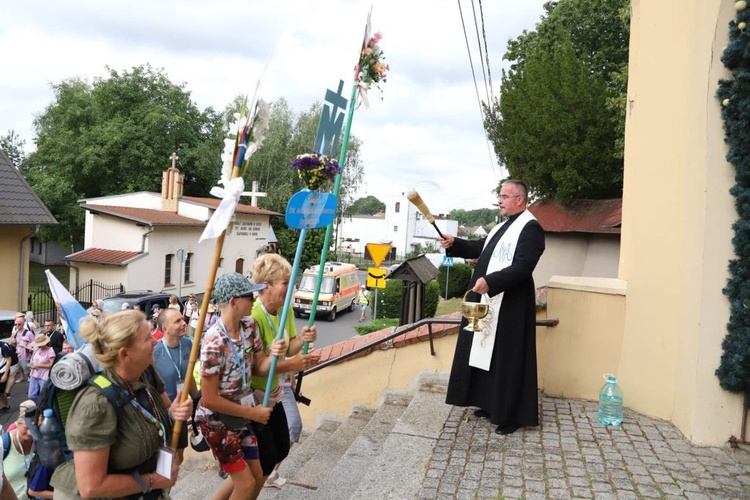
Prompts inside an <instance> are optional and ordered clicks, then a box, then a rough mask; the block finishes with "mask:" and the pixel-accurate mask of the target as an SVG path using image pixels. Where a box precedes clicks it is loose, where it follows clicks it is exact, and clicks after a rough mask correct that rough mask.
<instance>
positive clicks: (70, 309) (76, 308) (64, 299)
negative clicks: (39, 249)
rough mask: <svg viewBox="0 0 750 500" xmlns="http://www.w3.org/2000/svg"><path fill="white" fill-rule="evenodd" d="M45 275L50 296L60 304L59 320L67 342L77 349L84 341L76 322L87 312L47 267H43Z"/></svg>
mask: <svg viewBox="0 0 750 500" xmlns="http://www.w3.org/2000/svg"><path fill="white" fill-rule="evenodd" d="M44 272H45V274H46V275H47V283H49V289H50V291H51V292H52V297H53V298H54V299H55V302H56V303H57V304H58V305H59V306H60V312H61V313H62V317H61V318H60V320H61V321H62V323H63V328H64V329H65V335H67V337H68V343H69V344H70V345H71V346H72V347H73V349H79V348H80V347H82V346H83V344H84V342H83V341H82V340H81V337H80V336H79V335H78V322H79V321H81V319H83V318H85V317H86V316H87V315H88V313H87V312H86V309H84V308H83V306H82V305H81V304H79V303H78V301H77V300H76V299H75V298H74V297H73V296H72V295H71V294H70V292H69V291H68V290H67V289H66V288H65V287H64V286H62V283H60V281H59V280H58V279H57V278H55V276H54V275H53V274H52V273H51V272H50V270H49V269H45V271H44Z"/></svg>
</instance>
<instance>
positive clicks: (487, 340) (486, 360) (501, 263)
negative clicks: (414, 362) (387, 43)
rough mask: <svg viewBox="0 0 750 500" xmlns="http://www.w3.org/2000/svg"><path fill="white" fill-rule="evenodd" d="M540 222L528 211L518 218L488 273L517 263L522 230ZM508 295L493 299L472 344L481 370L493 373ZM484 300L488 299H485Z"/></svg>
mask: <svg viewBox="0 0 750 500" xmlns="http://www.w3.org/2000/svg"><path fill="white" fill-rule="evenodd" d="M532 220H536V217H534V216H533V215H532V214H531V212H529V211H528V210H524V211H523V212H522V213H521V215H519V216H518V218H517V219H516V220H515V221H513V224H511V225H510V227H509V228H508V230H507V231H505V234H503V235H502V236H501V237H500V241H498V242H497V244H496V245H495V248H494V249H493V250H492V257H490V261H489V263H488V264H487V272H486V273H485V274H486V275H487V274H491V273H494V272H497V271H500V270H502V269H505V268H506V267H508V266H509V265H511V263H512V262H513V256H514V255H515V254H516V246H517V245H518V237H519V236H520V235H521V231H523V228H524V227H526V224H528V223H529V221H532ZM507 223H508V221H507V220H506V221H505V222H503V223H502V224H498V225H497V226H495V227H494V228H493V229H492V231H490V234H488V235H487V239H486V240H485V243H484V248H483V249H482V251H483V252H484V251H485V250H487V245H488V244H489V242H490V241H492V237H493V236H495V234H496V233H497V232H498V231H499V230H500V228H502V227H503V226H505V224H507ZM504 295H505V292H502V293H499V294H497V295H495V296H494V297H490V298H489V302H490V312H489V314H487V316H485V317H484V318H483V319H481V320H479V325H480V327H481V331H478V332H474V339H473V340H472V343H471V353H470V354H469V366H473V367H474V368H479V369H481V370H485V371H489V369H490V363H491V362H492V350H493V349H494V347H495V335H496V333H497V318H498V316H499V315H500V306H501V305H502V304H503V296H504ZM482 298H483V299H484V298H486V296H483V297H482Z"/></svg>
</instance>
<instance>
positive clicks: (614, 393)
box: [599, 373, 623, 426]
mask: <svg viewBox="0 0 750 500" xmlns="http://www.w3.org/2000/svg"><path fill="white" fill-rule="evenodd" d="M602 376H603V377H604V380H606V381H607V382H606V383H605V384H604V386H603V387H602V390H601V391H599V422H601V423H602V424H604V425H612V426H618V425H620V424H621V423H622V413H623V410H622V402H623V394H622V389H620V386H619V385H617V379H616V378H615V376H614V375H612V374H611V373H605V374H604V375H602Z"/></svg>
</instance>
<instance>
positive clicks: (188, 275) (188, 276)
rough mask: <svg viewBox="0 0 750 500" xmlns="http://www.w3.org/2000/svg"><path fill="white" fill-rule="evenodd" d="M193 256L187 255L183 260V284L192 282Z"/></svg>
mask: <svg viewBox="0 0 750 500" xmlns="http://www.w3.org/2000/svg"><path fill="white" fill-rule="evenodd" d="M193 255H195V254H192V253H189V254H187V259H185V282H186V283H189V282H191V281H193Z"/></svg>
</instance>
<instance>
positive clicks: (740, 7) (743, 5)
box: [734, 0, 747, 12]
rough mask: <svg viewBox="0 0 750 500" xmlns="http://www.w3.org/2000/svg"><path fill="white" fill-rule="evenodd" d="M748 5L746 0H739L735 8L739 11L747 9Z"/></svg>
mask: <svg viewBox="0 0 750 500" xmlns="http://www.w3.org/2000/svg"><path fill="white" fill-rule="evenodd" d="M746 7H747V2H746V1H745V0H740V1H739V2H735V4H734V8H735V10H737V12H740V11H743V10H745V8H746Z"/></svg>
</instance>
